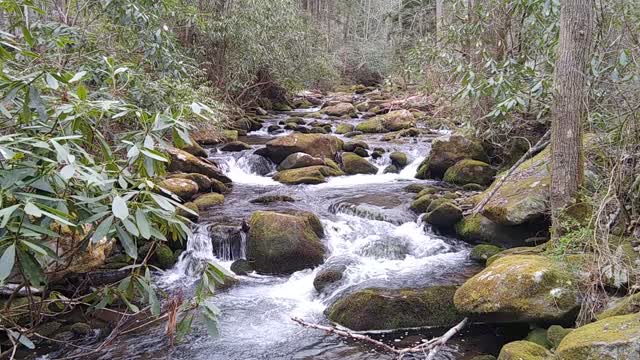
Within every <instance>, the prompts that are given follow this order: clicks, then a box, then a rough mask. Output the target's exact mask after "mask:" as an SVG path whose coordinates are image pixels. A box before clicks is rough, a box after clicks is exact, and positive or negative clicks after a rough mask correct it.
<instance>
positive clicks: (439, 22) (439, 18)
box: [436, 0, 444, 44]
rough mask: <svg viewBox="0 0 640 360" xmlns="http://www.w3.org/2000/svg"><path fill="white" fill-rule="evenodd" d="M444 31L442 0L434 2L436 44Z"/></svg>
mask: <svg viewBox="0 0 640 360" xmlns="http://www.w3.org/2000/svg"><path fill="white" fill-rule="evenodd" d="M443 29H444V0H436V44H438V43H439V42H440V37H441V36H442V31H443Z"/></svg>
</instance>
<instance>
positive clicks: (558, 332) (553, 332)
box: [547, 325, 573, 349]
mask: <svg viewBox="0 0 640 360" xmlns="http://www.w3.org/2000/svg"><path fill="white" fill-rule="evenodd" d="M572 331H573V329H565V328H563V327H562V326H560V325H551V326H549V328H548V329H547V340H549V343H551V347H553V348H554V349H555V348H557V347H558V345H560V342H562V339H564V338H565V337H566V336H567V335H569V333H571V332H572Z"/></svg>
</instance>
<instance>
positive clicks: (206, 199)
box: [193, 193, 224, 211]
mask: <svg viewBox="0 0 640 360" xmlns="http://www.w3.org/2000/svg"><path fill="white" fill-rule="evenodd" d="M193 203H194V204H196V206H197V207H198V210H200V211H203V210H207V209H209V208H212V207H214V206H219V205H222V204H224V195H222V194H218V193H210V194H204V195H200V196H198V198H196V199H195V200H193Z"/></svg>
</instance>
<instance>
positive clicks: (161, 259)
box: [151, 243, 176, 270]
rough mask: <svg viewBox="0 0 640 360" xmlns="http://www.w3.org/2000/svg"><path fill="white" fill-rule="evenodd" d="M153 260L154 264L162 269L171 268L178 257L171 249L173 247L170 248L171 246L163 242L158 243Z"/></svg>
mask: <svg viewBox="0 0 640 360" xmlns="http://www.w3.org/2000/svg"><path fill="white" fill-rule="evenodd" d="M151 260H152V262H151V263H152V264H153V265H155V266H157V267H159V268H160V269H162V270H167V269H171V268H172V267H173V265H175V263H176V258H175V256H174V255H173V251H171V248H169V246H167V245H165V244H163V243H159V244H157V245H156V248H155V250H154V252H153V256H152V257H151Z"/></svg>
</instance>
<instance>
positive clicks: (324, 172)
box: [273, 165, 344, 185]
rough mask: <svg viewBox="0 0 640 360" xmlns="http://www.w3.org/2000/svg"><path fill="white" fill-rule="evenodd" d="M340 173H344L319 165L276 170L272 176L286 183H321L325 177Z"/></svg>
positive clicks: (339, 174) (340, 174)
mask: <svg viewBox="0 0 640 360" xmlns="http://www.w3.org/2000/svg"><path fill="white" fill-rule="evenodd" d="M342 175H344V172H342V170H336V169H334V168H332V167H329V166H325V165H319V166H309V167H304V168H299V169H290V170H283V171H278V172H277V173H276V174H275V175H274V176H273V179H274V180H275V181H278V182H281V183H283V184H287V185H299V184H321V183H323V182H325V181H326V178H327V177H330V176H342Z"/></svg>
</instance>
